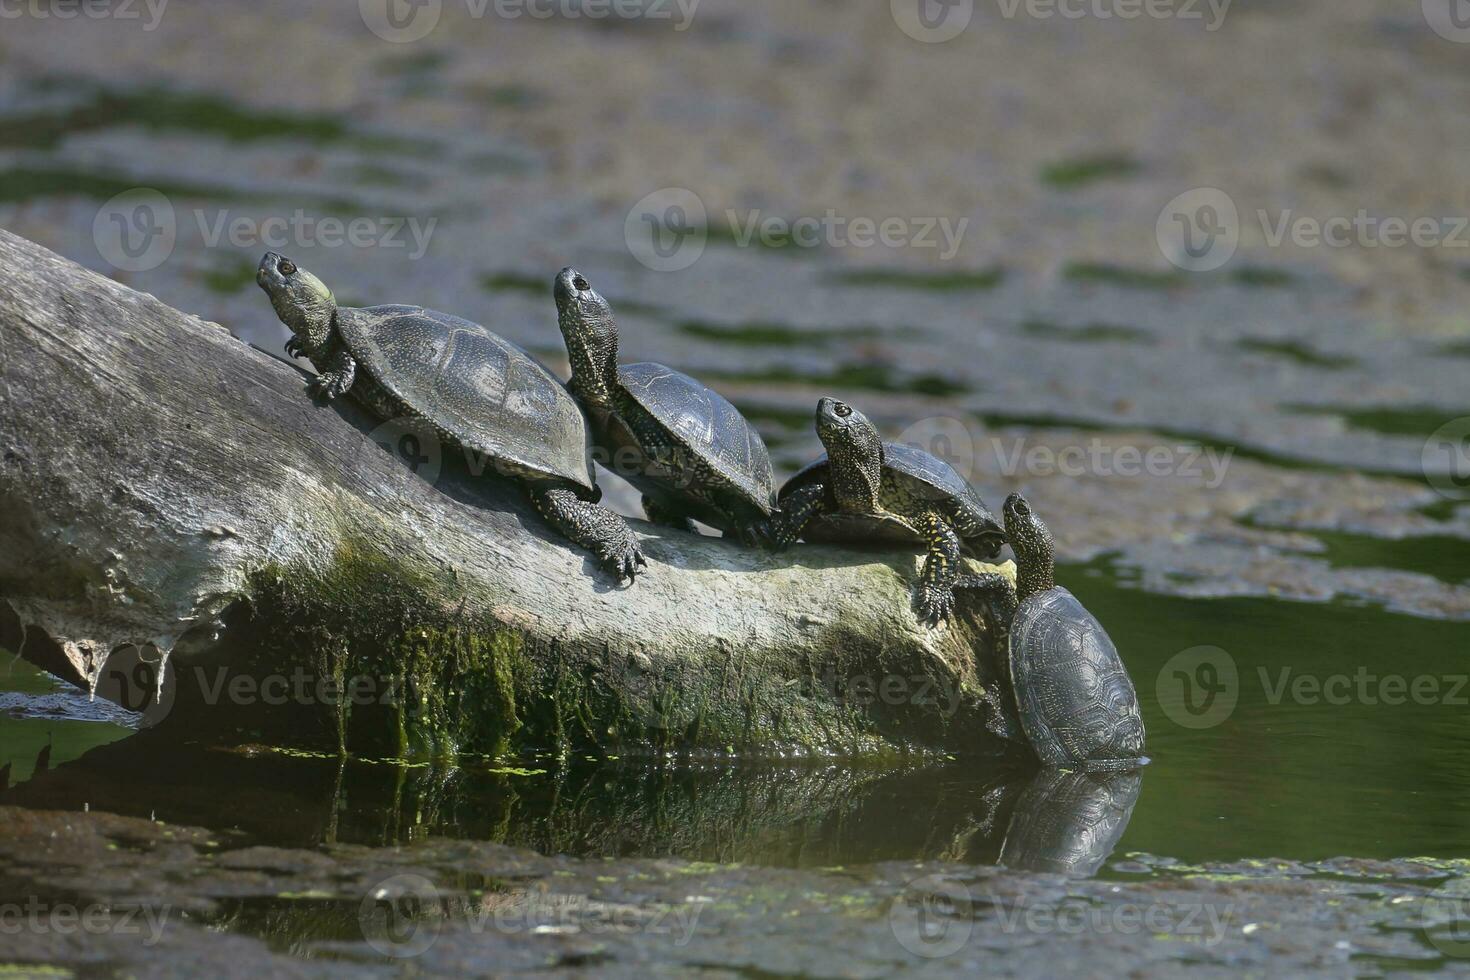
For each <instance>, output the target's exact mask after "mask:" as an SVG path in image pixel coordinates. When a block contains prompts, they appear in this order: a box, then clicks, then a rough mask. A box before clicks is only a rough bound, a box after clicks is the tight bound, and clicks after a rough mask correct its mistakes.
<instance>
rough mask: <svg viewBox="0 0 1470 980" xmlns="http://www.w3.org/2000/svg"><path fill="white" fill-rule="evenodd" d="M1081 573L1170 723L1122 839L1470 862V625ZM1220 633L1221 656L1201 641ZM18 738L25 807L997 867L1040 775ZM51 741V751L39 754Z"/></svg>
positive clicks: (35, 727) (95, 734) (43, 721)
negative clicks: (236, 749)
mask: <svg viewBox="0 0 1470 980" xmlns="http://www.w3.org/2000/svg"><path fill="white" fill-rule="evenodd" d="M1061 577H1062V579H1063V581H1065V582H1066V583H1067V584H1068V585H1069V586H1070V587H1071V588H1072V589H1073V591H1074V592H1076V594H1077V595H1078V596H1079V597H1080V598H1081V599H1082V600H1083V601H1084V602H1085V603H1086V604H1087V605H1088V606H1089V608H1091V609H1092V610H1093V611H1094V612H1095V613H1096V614H1097V615H1098V616H1099V617H1100V618H1101V620H1102V621H1103V622H1104V623H1106V624H1108V626H1109V628H1110V630H1111V632H1112V634H1113V636H1114V639H1115V640H1116V641H1117V643H1118V646H1119V648H1120V649H1121V650H1122V651H1123V653H1124V655H1125V657H1126V659H1127V661H1128V665H1129V668H1130V670H1131V672H1132V674H1133V677H1134V680H1135V683H1136V684H1137V686H1138V689H1139V694H1140V698H1141V700H1142V703H1143V708H1144V714H1145V718H1146V721H1147V723H1148V731H1149V743H1148V748H1149V753H1150V755H1151V756H1152V758H1153V760H1154V761H1153V764H1152V765H1151V766H1149V767H1148V768H1147V769H1146V770H1145V771H1144V773H1143V776H1142V780H1141V788H1140V792H1139V794H1138V797H1137V802H1136V804H1135V805H1134V808H1133V812H1132V818H1131V820H1130V821H1128V822H1127V824H1126V827H1125V828H1124V829H1123V832H1122V835H1121V838H1120V839H1119V840H1118V842H1117V846H1116V849H1115V851H1114V857H1115V858H1116V857H1120V856H1121V855H1123V854H1125V853H1128V852H1140V851H1141V852H1148V853H1153V854H1162V855H1168V856H1171V857H1176V858H1180V859H1182V860H1185V861H1225V860H1234V859H1240V858H1250V857H1265V856H1274V857H1282V858H1289V859H1297V860H1313V859H1320V858H1327V857H1333V856H1339V855H1352V856H1356V857H1383V858H1389V857H1409V856H1416V855H1428V856H1437V857H1470V844H1467V843H1466V842H1467V840H1470V788H1467V787H1470V753H1467V751H1466V749H1465V742H1466V735H1467V719H1470V707H1467V705H1470V685H1467V684H1466V677H1467V675H1470V662H1467V657H1466V649H1467V640H1470V626H1467V625H1465V624H1461V623H1451V622H1441V621H1433V620H1427V619H1420V618H1413V617H1407V616H1400V615H1395V614H1391V613H1386V612H1382V611H1380V610H1377V609H1373V608H1367V607H1352V606H1348V605H1344V604H1321V605H1312V604H1301V603H1284V602H1278V601H1273V600H1268V599H1242V600H1191V599H1181V598H1170V597H1162V596H1158V595H1153V594H1150V593H1146V592H1142V591H1139V590H1137V589H1135V588H1131V587H1129V585H1128V584H1127V582H1126V579H1127V574H1126V572H1125V573H1122V574H1120V575H1119V574H1114V573H1113V572H1112V571H1111V570H1110V569H1109V568H1108V566H1107V564H1106V563H1098V564H1094V565H1089V566H1085V567H1072V568H1068V569H1064V571H1063V574H1062V576H1061ZM1120 579H1122V580H1121V581H1120ZM1196 648H1204V654H1203V655H1204V656H1205V657H1207V659H1208V661H1209V665H1208V666H1202V664H1201V662H1200V661H1199V658H1198V657H1197V656H1196V657H1195V659H1194V660H1191V659H1190V657H1191V653H1190V651H1192V650H1194V649H1196ZM3 677H4V680H5V684H6V686H7V688H8V689H10V690H13V691H16V692H24V693H27V694H30V695H36V694H40V693H43V691H44V689H45V687H46V681H45V678H44V675H38V674H37V673H36V672H34V671H33V670H31V669H30V668H28V667H25V666H24V665H16V666H14V667H12V669H11V670H10V671H9V672H7V673H6V674H4V675H3ZM0 733H3V735H4V738H3V741H0V745H3V758H0V765H4V764H5V763H7V762H8V763H10V764H11V765H12V766H13V770H12V782H13V784H15V785H13V786H12V788H11V789H10V790H9V791H8V792H7V793H5V794H3V795H0V802H18V803H22V804H24V805H30V806H39V807H59V808H78V807H81V806H83V805H90V806H92V807H94V808H100V809H105V810H108V811H112V812H119V813H124V814H133V815H145V816H146V815H149V814H155V815H156V816H157V817H158V818H160V819H163V820H167V821H169V822H171V823H183V824H195V825H203V826H207V827H211V828H220V829H225V828H237V829H240V830H243V831H245V832H247V833H248V834H249V835H250V836H251V837H253V838H255V839H258V840H259V841H261V842H268V843H275V844H296V845H303V844H313V843H317V842H322V841H328V840H339V841H351V842H360V843H366V844H385V843H391V842H395V841H403V840H408V839H412V838H416V837H422V836H425V835H429V834H439V835H449V836H462V837H469V838H474V839H482V840H496V841H505V842H509V843H514V844H518V845H523V846H530V847H533V848H536V849H538V850H541V851H543V852H546V853H572V854H582V855H599V856H620V857H633V856H653V855H657V856H664V855H672V856H678V857H684V858H689V859H698V860H718V861H734V862H743V863H754V864H773V865H801V866H812V867H818V866H826V865H831V864H851V863H857V862H866V861H878V860H889V859H925V858H931V859H932V858H939V857H951V858H956V859H962V860H968V861H974V862H976V863H988V862H994V861H996V860H997V859H998V855H999V854H1000V851H1001V848H1002V846H1003V844H1004V840H1005V837H1006V835H1007V833H1014V827H1015V825H1016V819H1017V817H1016V812H1015V810H1014V808H1015V807H1016V806H1018V805H1019V804H1018V803H1017V799H1018V798H1019V797H1020V796H1021V794H1023V793H1024V792H1025V790H1026V787H1027V786H1028V785H1029V784H1030V783H1031V782H1032V781H1033V780H1034V779H1035V776H1034V775H1033V774H1029V773H997V772H990V771H977V770H975V769H973V768H971V767H967V766H964V765H960V764H951V765H948V766H934V767H927V768H914V769H905V770H891V769H871V768H866V767H864V766H862V765H853V764H843V765H825V764H812V765H802V766H792V765H780V764H772V763H767V762H755V761H750V762H743V763H736V764H722V765H698V766H695V765H686V764H679V763H674V762H655V761H650V760H640V759H631V758H628V759H621V760H618V761H617V762H615V763H612V764H606V763H604V764H600V765H599V764H593V763H591V762H588V761H585V760H577V759H573V760H571V761H570V763H569V764H567V765H565V766H561V765H558V764H556V763H554V762H552V761H550V760H544V759H527V760H519V761H517V762H516V763H514V764H513V765H507V764H506V763H504V762H499V763H495V762H490V761H488V760H478V761H477V760H467V761H466V763H465V764H464V765H462V766H461V767H460V768H458V769H455V770H452V771H448V770H443V769H435V768H432V767H427V766H424V767H409V766H400V765H398V764H395V763H387V762H369V761H351V762H347V763H345V764H343V763H339V761H338V760H336V759H329V758H311V757H300V756H292V755H283V754H276V753H262V754H258V755H255V756H254V757H245V756H242V755H240V754H237V753H226V752H222V751H217V750H209V749H205V748H203V747H199V746H178V745H174V744H161V741H160V740H159V739H154V738H151V737H150V736H149V735H148V733H143V734H141V735H139V736H137V737H136V738H133V739H128V740H125V741H121V742H118V741H116V740H117V739H119V738H120V737H122V736H124V735H126V734H129V733H128V731H127V730H126V729H124V728H120V727H118V726H116V725H113V724H108V723H101V722H88V721H79V720H71V719H67V718H64V717H63V718H57V719H53V718H30V719H16V718H12V717H4V716H0ZM48 736H49V737H50V738H51V739H52V742H53V749H52V752H51V757H50V767H51V770H50V771H49V772H45V773H41V774H35V775H32V774H31V766H32V763H33V762H34V760H35V755H36V753H37V751H38V750H39V749H40V748H41V746H43V745H45V744H46V743H47V740H48ZM1022 816H1023V819H1024V814H1023V815H1022Z"/></svg>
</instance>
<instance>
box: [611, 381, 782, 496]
mask: <svg viewBox="0 0 1470 980" xmlns="http://www.w3.org/2000/svg"><path fill="white" fill-rule="evenodd" d="M618 380H619V381H620V382H621V383H622V386H623V390H625V391H626V392H627V393H628V394H629V395H630V396H632V398H633V400H634V401H636V402H637V403H638V404H639V405H642V406H643V408H644V409H645V410H647V412H648V413H649V414H650V415H652V416H653V417H654V418H655V419H657V420H658V421H659V423H660V424H661V425H663V427H664V428H666V429H668V430H669V431H670V432H671V433H673V434H674V437H675V438H677V439H678V440H679V442H680V443H682V444H683V445H684V446H685V447H687V448H688V449H689V450H691V451H692V452H694V453H695V454H696V455H697V456H699V458H700V459H702V460H703V461H704V462H705V464H706V465H708V466H709V467H710V469H712V470H714V471H715V472H716V473H718V474H719V475H720V476H722V477H724V478H725V479H726V480H728V481H729V482H730V483H731V484H733V485H734V486H735V487H736V488H737V489H738V490H740V492H741V493H743V494H745V496H746V497H748V498H750V502H751V503H752V504H755V505H756V506H757V507H759V508H760V510H761V512H762V513H764V514H769V513H771V512H772V511H773V510H774V509H775V506H776V489H775V488H776V474H775V473H774V472H773V471H772V470H771V454H770V453H769V452H767V451H766V444H765V441H764V440H762V439H761V435H760V433H759V432H757V431H756V430H755V426H753V425H751V424H750V423H749V422H748V421H746V418H745V416H744V415H741V414H740V410H739V409H737V408H736V407H735V406H734V405H731V404H730V403H729V401H727V400H726V399H725V397H724V396H723V395H721V394H720V393H719V392H717V391H715V390H714V389H712V388H710V387H708V386H706V385H704V384H703V383H701V382H699V381H696V380H695V379H694V378H691V377H689V375H687V374H682V373H680V372H678V371H675V370H674V369H673V368H671V367H665V366H664V365H662V364H648V363H639V364H623V365H619V366H618Z"/></svg>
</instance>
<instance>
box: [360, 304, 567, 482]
mask: <svg viewBox="0 0 1470 980" xmlns="http://www.w3.org/2000/svg"><path fill="white" fill-rule="evenodd" d="M337 330H338V333H339V334H340V335H341V337H342V340H343V342H344V343H345V344H346V345H347V349H348V350H349V351H350V352H351V354H352V356H353V357H354V358H356V360H357V362H358V367H359V369H360V370H365V371H367V372H368V374H370V375H371V376H372V378H373V380H374V381H376V382H377V383H378V384H379V385H380V386H381V387H382V388H383V389H384V390H385V391H386V392H387V393H388V394H389V395H390V396H392V398H394V399H395V400H397V401H398V402H400V403H401V404H402V405H403V406H404V407H406V408H407V409H408V410H409V411H411V412H414V413H416V414H418V415H421V416H423V417H424V418H425V419H426V420H428V421H429V422H430V423H432V424H433V425H434V427H435V428H436V429H438V430H439V433H440V435H442V436H444V437H446V438H448V439H449V440H451V441H453V442H455V443H458V444H459V445H461V446H463V447H465V448H466V449H469V450H472V451H474V452H477V453H481V454H484V455H485V456H487V457H489V458H491V459H494V460H496V461H498V462H500V463H502V464H506V465H507V468H508V469H509V470H510V472H512V473H513V474H515V475H519V476H526V477H539V476H551V477H559V478H561V479H564V480H570V481H571V482H573V483H575V484H577V485H578V486H581V487H583V488H584V489H587V490H592V489H594V488H595V487H596V483H595V480H594V476H593V469H592V443H591V440H590V439H589V438H588V434H587V421H586V417H585V416H584V415H583V414H582V409H581V408H580V407H579V406H578V404H577V402H576V401H575V400H574V399H573V398H572V396H571V393H570V392H568V391H567V389H566V387H565V386H564V385H562V383H561V382H560V381H558V380H557V378H556V376H555V375H553V374H552V373H551V371H550V370H549V369H548V368H547V367H546V366H545V365H543V364H542V363H541V362H540V361H538V360H537V359H536V358H534V357H532V356H531V355H530V354H528V353H527V352H526V351H524V350H522V349H521V348H520V347H518V346H516V345H515V344H513V343H511V342H510V341H508V340H506V339H505V338H503V337H500V336H497V335H496V334H494V333H491V332H490V331H489V330H487V329H486V328H485V327H482V326H480V325H479V324H478V323H472V322H470V321H469V320H462V319H460V318H459V317H457V316H451V315H450V314H448V313H439V312H436V311H434V310H426V309H424V308H423V307H421V306H374V307H369V308H367V309H339V310H338V311H337Z"/></svg>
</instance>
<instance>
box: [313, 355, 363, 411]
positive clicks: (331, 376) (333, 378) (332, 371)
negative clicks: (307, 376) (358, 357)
mask: <svg viewBox="0 0 1470 980" xmlns="http://www.w3.org/2000/svg"><path fill="white" fill-rule="evenodd" d="M356 380H357V362H356V361H355V360H353V359H352V355H351V354H350V353H348V351H347V348H346V347H341V346H339V347H338V348H337V349H336V350H334V351H333V352H332V353H331V354H329V355H328V356H327V368H326V370H325V371H323V372H322V373H321V374H320V375H318V376H317V377H316V378H315V379H314V380H313V381H312V382H311V385H310V389H311V393H312V396H313V397H316V398H325V399H326V400H327V401H332V400H333V399H334V398H339V397H341V396H342V395H344V394H346V393H347V389H349V388H351V387H352V382H354V381H356Z"/></svg>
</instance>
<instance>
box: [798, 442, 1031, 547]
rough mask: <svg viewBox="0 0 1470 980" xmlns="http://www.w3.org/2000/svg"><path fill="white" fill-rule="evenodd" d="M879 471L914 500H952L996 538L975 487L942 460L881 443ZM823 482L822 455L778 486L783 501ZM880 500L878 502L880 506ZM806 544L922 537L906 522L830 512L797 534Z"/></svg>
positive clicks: (915, 541)
mask: <svg viewBox="0 0 1470 980" xmlns="http://www.w3.org/2000/svg"><path fill="white" fill-rule="evenodd" d="M883 471H884V475H885V476H890V477H894V478H896V479H897V480H898V481H900V482H901V483H902V485H903V486H904V488H905V490H907V491H908V492H909V493H910V494H911V495H913V496H915V497H920V498H923V497H928V498H932V499H935V500H952V501H954V502H955V503H956V504H958V505H959V507H960V509H961V510H962V511H963V512H964V513H966V514H968V515H969V516H970V517H971V518H972V519H973V521H974V522H975V523H976V524H978V525H980V526H982V527H986V528H990V529H993V533H994V534H995V535H996V536H997V537H1000V536H1002V535H1004V533H1005V532H1004V530H1003V529H1002V527H1001V525H1000V522H999V521H997V520H996V519H995V515H994V514H992V513H991V512H990V508H989V507H987V506H985V501H983V500H981V499H980V495H979V494H978V493H976V492H975V488H974V487H972V486H970V484H969V482H968V481H966V480H965V478H964V477H962V476H960V474H959V473H958V472H957V471H956V470H955V468H954V467H953V466H950V465H949V464H948V463H946V462H945V461H944V460H942V459H940V458H939V457H938V456H935V455H934V454H933V453H928V452H925V451H924V450H922V449H919V448H917V447H915V446H907V445H904V444H902V443H897V442H885V443H884V444H883ZM818 481H820V482H823V483H827V484H828V485H829V486H830V480H829V479H828V476H827V454H826V453H823V454H822V455H821V456H819V457H817V459H815V460H814V461H812V462H811V463H808V464H807V465H806V466H804V467H802V469H801V470H800V471H799V472H798V473H797V474H796V475H795V476H793V477H792V478H791V479H789V480H787V481H786V483H785V484H784V485H783V486H782V487H781V499H783V500H784V499H785V498H786V497H787V496H788V495H790V494H791V493H792V492H793V491H795V490H796V489H798V488H799V487H802V486H805V485H807V484H809V483H815V482H818ZM881 502H882V501H880V503H881ZM802 536H803V537H804V538H806V539H807V540H808V541H854V540H867V541H873V542H876V543H881V544H905V545H907V544H925V543H926V542H925V540H924V538H923V536H922V535H921V534H920V533H919V532H918V531H917V530H916V529H915V528H914V527H912V526H911V525H910V524H909V523H908V522H907V521H904V520H901V519H899V518H898V517H896V516H894V515H891V514H848V513H842V512H840V511H837V510H835V509H833V510H829V511H828V512H826V513H824V514H820V515H818V516H817V517H815V518H813V519H812V521H811V523H810V524H808V525H807V529H806V531H805V532H803V535H802Z"/></svg>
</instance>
